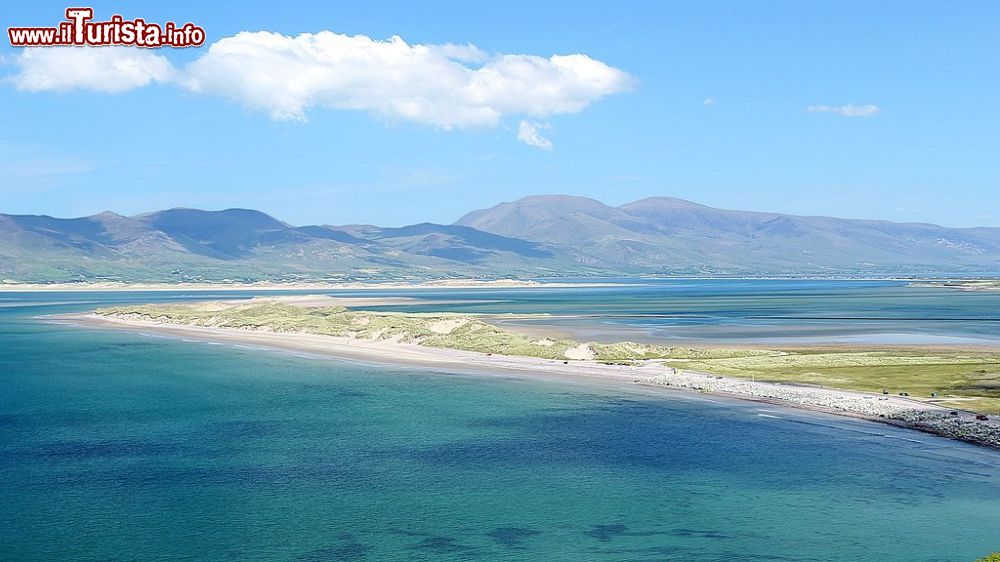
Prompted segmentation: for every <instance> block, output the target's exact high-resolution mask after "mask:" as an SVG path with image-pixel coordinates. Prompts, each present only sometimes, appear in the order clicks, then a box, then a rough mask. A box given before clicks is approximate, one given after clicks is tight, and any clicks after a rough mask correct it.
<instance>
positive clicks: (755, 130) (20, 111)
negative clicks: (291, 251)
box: [0, 0, 1000, 226]
mask: <svg viewBox="0 0 1000 562" xmlns="http://www.w3.org/2000/svg"><path fill="white" fill-rule="evenodd" d="M7 4H8V5H6V6H4V7H3V9H2V10H0V25H2V27H3V28H4V29H5V30H6V28H7V27H9V26H50V25H56V24H57V23H58V22H59V21H60V20H63V19H64V10H65V8H66V7H67V5H66V4H59V3H53V2H48V1H37V2H22V3H17V4H15V3H12V2H8V3H7ZM85 5H89V6H92V7H93V8H94V11H95V19H96V20H107V19H109V18H110V17H111V16H112V15H113V14H121V15H122V16H123V17H125V18H126V19H132V18H137V17H141V18H144V19H145V20H146V21H148V22H158V23H163V22H166V21H174V22H177V23H178V24H181V23H184V22H192V23H194V24H196V25H199V26H201V27H203V28H204V29H205V31H206V34H207V41H206V43H205V45H204V46H202V47H199V48H187V49H172V48H161V49H139V48H135V47H30V48H14V47H11V46H10V44H9V42H8V41H7V38H6V37H4V38H3V40H2V41H0V44H2V46H0V126H2V131H3V136H2V138H0V212H2V213H15V214H48V215H53V216H60V217H70V216H82V215H88V214H93V213H97V212H101V211H105V210H111V211H115V212H118V213H122V214H136V213H142V212H148V211H154V210H159V209H165V208H171V207H197V208H204V209H225V208H232V207H240V208H253V209H259V210H262V211H264V212H267V213H269V214H272V215H274V216H275V217H277V218H279V219H282V220H285V221H288V222H290V223H293V224H349V223H371V224H378V225H383V226H398V225H403V224H410V223H415V222H423V221H431V222H440V223H450V222H453V221H455V220H457V219H458V218H459V217H461V216H462V215H463V214H464V213H466V212H468V211H470V210H473V209H478V208H484V207H489V206H492V205H495V204H497V203H500V202H503V201H511V200H514V199H517V198H519V197H523V196H527V195H536V194H552V193H560V194H572V195H580V196H585V197H592V198H595V199H598V200H600V201H603V202H605V203H607V204H610V205H620V204H624V203H627V202H630V201H634V200H637V199H642V198H645V197H652V196H671V197H680V198H683V199H689V200H692V201H696V202H699V203H703V204H707V205H711V206H715V207H721V208H728V209H742V210H757V211H772V212H784V213H792V214H805V215H829V216H838V217H848V218H876V219H887V220H893V221H905V222H933V223H937V224H943V225H947V226H1000V135H998V134H997V129H998V125H1000V103H997V102H998V100H1000V73H997V72H996V67H997V57H998V53H1000V33H998V32H997V22H998V21H1000V3H997V2H990V1H968V2H920V1H912V0H911V1H905V2H904V1H884V2H867V1H866V2H847V1H837V2H823V1H816V2H799V1H784V2H783V1H777V0H774V1H765V2H742V1H735V0H734V1H731V2H719V1H690V2H680V1H676V2H644V1H628V2H537V1H532V2H502V3H478V2H464V1H450V2H420V3H416V2H373V1H365V2H360V1H359V2H326V1H324V2H304V1H302V2H295V1H284V2H274V3H268V2H254V3H244V2H185V1H174V2H144V1H135V0H133V1H129V2H127V3H126V2H117V3H115V2H93V3H88V4H85Z"/></svg>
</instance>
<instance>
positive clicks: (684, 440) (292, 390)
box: [0, 286, 1000, 561]
mask: <svg viewBox="0 0 1000 562" xmlns="http://www.w3.org/2000/svg"><path fill="white" fill-rule="evenodd" d="M870 289H872V287H862V290H870ZM633 290H639V289H633ZM645 290H646V289H641V291H645ZM814 290H815V289H814ZM837 291H848V292H849V289H847V288H844V287H843V286H841V287H840V288H838V289H837ZM580 292H581V290H577V293H580ZM472 293H476V294H475V295H472V294H471V293H467V294H465V295H464V298H463V299H459V298H458V297H455V300H456V301H458V300H465V301H469V300H480V301H483V300H486V301H488V302H486V303H483V302H479V303H478V304H472V303H468V302H466V303H465V304H462V303H458V302H456V303H455V304H454V305H452V307H453V308H456V309H459V308H479V309H489V308H494V307H495V308H501V307H512V306H516V307H520V308H521V309H524V310H527V309H534V310H541V309H546V308H548V309H550V310H556V309H560V308H563V309H574V310H580V311H585V310H586V309H587V308H588V307H587V306H586V299H587V298H588V297H587V296H586V294H577V293H574V292H573V291H565V292H562V294H561V295H558V296H553V295H552V294H546V293H544V292H535V291H533V292H531V293H516V292H512V291H497V292H491V291H473V292H472ZM410 294H411V296H417V297H420V296H423V294H422V293H421V294H413V293H410ZM448 294H449V295H451V294H452V293H451V292H449V293H448ZM962 295H964V293H962ZM206 296H209V295H206V294H177V293H171V294H166V293H156V294H153V293H150V294H134V293H129V294H103V295H97V294H46V295H37V294H36V295H31V294H16V295H15V294H6V295H3V294H0V298H2V299H3V300H0V559H3V560H66V561H74V560H81V561H82V560H616V561H617V560H643V561H646V560H692V561H699V560H704V561H715V560H907V561H915V560H926V561H931V560H972V559H974V558H976V557H977V556H981V555H983V554H985V553H987V552H989V551H991V550H1000V453H997V452H996V451H991V450H987V449H982V448H977V447H973V446H970V445H965V444H961V443H957V442H953V441H948V440H945V439H941V438H937V437H933V436H929V435H925V434H921V433H917V432H912V431H907V430H903V429H897V428H893V427H890V426H885V425H880V424H875V423H870V422H864V421H858V420H850V419H845V418H837V417H833V416H828V415H822V414H813V413H807V412H801V411H795V410H790V409H785V408H780V407H775V406H769V405H761V404H755V403H747V402H738V401H731V400H723V399H719V398H715V397H711V396H708V395H696V394H683V393H672V392H651V391H646V390H640V389H635V388H628V387H620V388H619V387H615V386H610V385H602V386H596V385H590V384H582V383H567V382H565V381H554V380H535V379H529V378H525V377H503V376H484V375H473V374H461V373H448V372H437V371H434V370H426V369H413V368H402V367H398V366H379V365H370V364H361V363H352V362H346V361H338V360H333V359H324V358H316V357H309V356H303V355H301V354H294V353H287V352H281V351H278V350H267V349H257V348H254V347H253V346H242V347H237V346H232V345H213V344H209V343H206V342H198V341H184V340H183V339H176V338H167V337H160V336H156V335H154V334H144V333H142V332H140V331H123V330H110V329H97V328H81V327H76V326H70V325H64V324H56V323H50V322H48V321H46V320H45V319H43V318H38V317H39V316H44V315H47V314H51V313H56V312H66V311H70V310H85V309H87V308H93V307H95V306H99V305H101V304H103V303H110V302H122V301H134V302H149V301H155V300H162V299H170V300H184V299H203V298H206ZM211 296H212V297H218V296H220V295H211ZM226 296H232V295H231V294H229V293H227V294H226ZM472 296H475V297H476V299H472V298H471V297H472ZM840 296H841V297H842V298H851V297H843V295H840ZM432 298H434V299H438V300H440V299H442V298H451V297H443V295H442V294H441V293H440V292H438V293H434V294H433V296H432ZM616 298H617V299H618V301H617V302H610V304H606V305H601V306H612V307H618V308H619V309H621V308H628V307H627V306H626V305H625V304H624V303H625V301H627V300H628V297H627V296H626V295H625V294H624V292H623V293H619V294H618V295H617V297H616ZM645 298H646V299H648V300H647V301H646V305H648V304H649V303H650V302H651V301H652V300H655V299H654V298H653V297H645ZM706 298H707V299H709V300H711V297H706ZM857 298H859V299H861V300H864V299H863V298H861V297H857ZM933 298H934V299H938V298H943V297H940V296H939V295H937V294H935V295H934V296H933ZM533 300H534V301H537V302H538V303H540V304H538V305H537V306H534V307H532V301H533ZM609 300H611V299H609V298H607V297H606V296H605V297H604V298H602V299H599V300H598V301H597V302H602V303H609ZM750 300H754V299H750ZM501 301H505V302H501ZM641 301H642V299H639V300H637V301H636V302H637V303H639V302H641ZM567 303H568V304H567ZM646 305H642V304H634V305H633V306H632V307H633V308H643V307H644V306H646ZM411 306H412V307H414V308H420V305H417V304H415V305H411ZM427 306H428V307H430V308H441V306H440V305H434V306H431V305H427ZM691 306H694V305H693V304H692V305H691ZM701 306H702V307H703V308H708V307H712V306H714V305H712V304H710V303H708V302H707V301H706V302H703V303H702V305H701ZM598 308H600V307H598ZM945 308H947V307H945ZM950 313H951V314H955V313H954V311H951V312H950ZM893 314H895V312H894V313H893ZM629 322H634V320H629Z"/></svg>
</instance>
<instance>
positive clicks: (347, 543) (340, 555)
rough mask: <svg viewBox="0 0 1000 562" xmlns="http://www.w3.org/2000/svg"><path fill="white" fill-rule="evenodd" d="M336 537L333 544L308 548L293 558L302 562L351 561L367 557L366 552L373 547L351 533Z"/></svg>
mask: <svg viewBox="0 0 1000 562" xmlns="http://www.w3.org/2000/svg"><path fill="white" fill-rule="evenodd" d="M338 539H339V542H337V543H335V544H331V545H328V546H324V547H322V548H317V549H315V550H310V551H309V552H306V553H305V554H300V555H299V556H296V557H295V559H296V560H301V561H302V562H338V561H345V562H352V561H357V560H366V559H368V554H369V553H370V552H371V551H372V550H373V549H374V547H373V546H372V545H370V544H365V543H363V542H360V541H358V540H357V538H356V537H355V536H354V535H353V534H351V533H341V534H340V535H339V536H338Z"/></svg>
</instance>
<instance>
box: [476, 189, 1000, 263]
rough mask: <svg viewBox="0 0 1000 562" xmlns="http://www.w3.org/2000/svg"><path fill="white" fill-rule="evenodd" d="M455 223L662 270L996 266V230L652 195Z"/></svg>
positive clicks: (549, 200)
mask: <svg viewBox="0 0 1000 562" xmlns="http://www.w3.org/2000/svg"><path fill="white" fill-rule="evenodd" d="M457 224H460V225H464V226H469V227H472V228H476V229H479V230H484V231H486V232H492V233H494V234H500V235H504V236H518V237H521V238H526V239H529V240H534V241H537V242H545V243H549V244H556V245H572V246H573V247H574V248H575V249H577V250H578V251H580V252H583V253H586V254H588V255H590V256H593V257H594V258H595V259H597V260H599V262H600V263H602V264H604V265H605V266H608V267H619V268H640V269H643V270H647V271H652V272H658V273H713V274H721V273H731V274H747V273H765V274H786V273H787V274H806V273H808V274H844V273H848V274H853V273H859V274H861V273H867V274H913V273H991V274H996V273H1000V229H998V228H946V227H941V226H936V225H932V224H900V223H893V222H888V221H872V220H853V219H836V218H830V217H801V216H794V215H782V214H777V213H758V212H747V211H727V210H722V209H715V208H712V207H707V206H704V205H699V204H697V203H692V202H690V201H684V200H682V199H674V198H670V197H651V198H648V199H643V200H641V201H636V202H634V203H629V204H626V205H622V206H620V207H610V206H607V205H605V204H603V203H601V202H599V201H595V200H593V199H587V198H583V197H573V196H564V195H544V196H536V197H525V198H524V199H519V200H517V201H514V202H510V203H501V204H500V205H497V206H495V207H492V208H490V209H484V210H479V211H473V212H471V213H469V214H467V215H465V216H464V217H462V218H461V219H460V220H459V221H458V222H457Z"/></svg>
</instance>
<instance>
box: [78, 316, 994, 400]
mask: <svg viewBox="0 0 1000 562" xmlns="http://www.w3.org/2000/svg"><path fill="white" fill-rule="evenodd" d="M97 312H98V313H99V314H104V315H112V316H123V317H126V318H135V319H145V320H153V321H157V322H164V323H173V324H187V325H193V326H207V327H218V328H233V329H240V330H252V331H269V332H286V333H308V334H320V335H329V336H338V337H348V338H358V339H367V340H374V341H393V342H400V343H412V344H417V345H423V346H428V347H440V348H449V349H459V350H464V351H475V352H480V353H495V354H501V355H520V356H527V357H538V358H543V359H552V360H572V359H592V360H595V361H598V362H602V363H607V364H614V365H623V364H631V363H633V362H636V361H644V360H647V361H648V360H659V361H662V362H663V363H665V364H666V365H669V366H672V367H677V368H680V369H686V370H693V371H704V372H708V373H715V374H720V375H729V376H734V377H741V378H747V379H749V378H754V379H756V380H761V381H781V382H797V383H806V384H817V385H823V386H829V387H836V388H844V389H850V390H860V391H866V392H881V391H882V390H883V389H886V390H888V391H889V392H891V393H893V394H897V393H900V392H906V393H908V394H910V395H911V396H912V397H914V398H921V399H929V398H930V397H931V393H937V394H938V395H939V398H938V400H939V401H940V402H941V403H942V404H945V405H949V406H952V407H957V408H962V409H967V410H979V411H984V412H988V413H998V412H1000V353H995V352H993V353H991V352H975V351H956V350H915V349H895V350H858V349H853V350H851V349H797V350H785V351H778V350H763V349H692V348H684V347H668V346H659V345H645V344H637V343H631V342H619V343H611V344H603V343H588V344H580V343H579V342H575V341H571V340H565V339H550V338H537V337H532V336H528V335H525V334H521V333H517V332H510V331H507V330H505V329H503V328H500V327H498V326H495V325H493V324H490V323H489V322H488V319H489V317H485V316H470V315H463V314H451V313H422V314H416V313H398V312H371V311H358V310H349V309H347V308H344V307H340V306H329V307H316V308H307V307H301V306H295V305H291V304H286V303H281V302H276V301H268V300H262V301H251V302H248V303H240V304H232V303H202V304H190V305H188V304H173V305H142V306H124V307H115V308H106V309H101V310H98V311H97Z"/></svg>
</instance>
